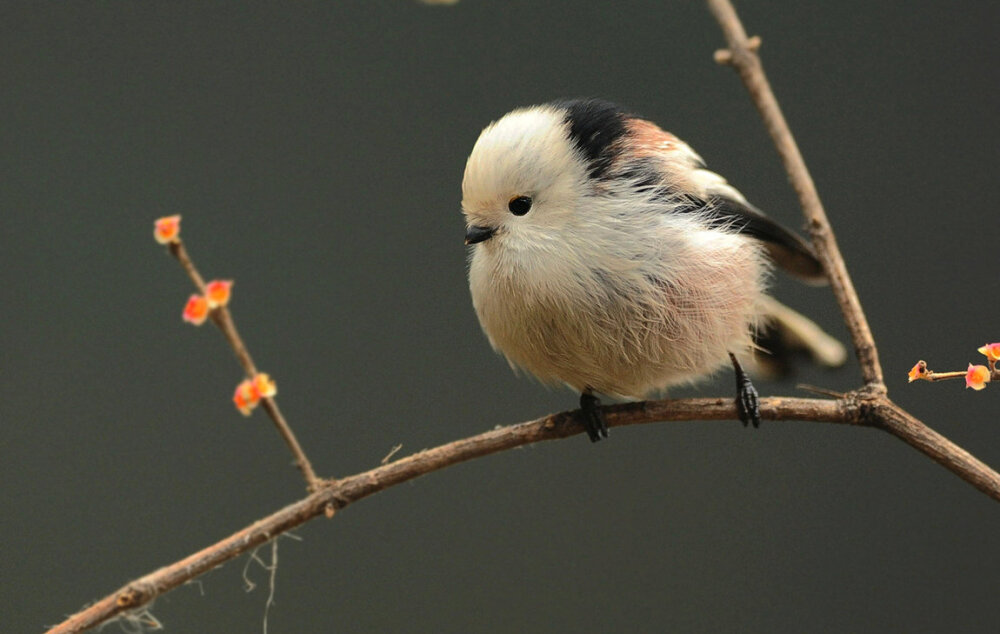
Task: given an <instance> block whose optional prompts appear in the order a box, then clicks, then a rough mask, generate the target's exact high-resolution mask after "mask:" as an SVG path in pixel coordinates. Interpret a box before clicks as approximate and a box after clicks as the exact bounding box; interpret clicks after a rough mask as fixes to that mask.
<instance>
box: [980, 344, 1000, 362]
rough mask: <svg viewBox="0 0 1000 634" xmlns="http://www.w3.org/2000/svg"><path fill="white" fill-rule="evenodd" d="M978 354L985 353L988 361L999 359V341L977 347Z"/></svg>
mask: <svg viewBox="0 0 1000 634" xmlns="http://www.w3.org/2000/svg"><path fill="white" fill-rule="evenodd" d="M979 352H980V354H985V355H986V358H987V359H989V360H990V361H993V362H997V361H1000V343H988V344H986V345H985V346H983V347H982V348H980V349H979Z"/></svg>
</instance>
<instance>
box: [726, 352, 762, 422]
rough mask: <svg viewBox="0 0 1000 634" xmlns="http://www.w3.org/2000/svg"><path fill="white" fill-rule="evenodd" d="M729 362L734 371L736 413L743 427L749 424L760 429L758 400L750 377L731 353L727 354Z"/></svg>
mask: <svg viewBox="0 0 1000 634" xmlns="http://www.w3.org/2000/svg"><path fill="white" fill-rule="evenodd" d="M729 360H730V361H732V362H733V369H734V370H736V413H737V414H738V415H739V417H740V420H741V421H742V422H743V426H744V427H746V426H748V425H751V424H752V425H753V426H754V427H760V398H759V396H758V395H757V388H755V387H754V386H753V383H752V382H751V381H750V377H749V376H748V375H747V373H746V372H744V371H743V366H741V365H740V362H739V361H737V360H736V356H735V355H733V353H732V352H730V353H729Z"/></svg>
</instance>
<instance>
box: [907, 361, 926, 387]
mask: <svg viewBox="0 0 1000 634" xmlns="http://www.w3.org/2000/svg"><path fill="white" fill-rule="evenodd" d="M908 376H909V377H910V380H909V382H910V383H913V382H914V381H916V380H917V379H922V378H924V377H926V376H927V362H926V361H917V365H915V366H913V367H912V368H910V372H909V375H908Z"/></svg>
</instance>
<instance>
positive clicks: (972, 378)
mask: <svg viewBox="0 0 1000 634" xmlns="http://www.w3.org/2000/svg"><path fill="white" fill-rule="evenodd" d="M989 382H990V369H989V368H987V367H986V366H985V365H972V364H971V363H970V364H969V371H968V372H966V373H965V387H967V388H969V387H971V388H972V389H974V390H981V389H983V388H984V387H986V384H987V383H989Z"/></svg>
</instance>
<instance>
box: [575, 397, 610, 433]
mask: <svg viewBox="0 0 1000 634" xmlns="http://www.w3.org/2000/svg"><path fill="white" fill-rule="evenodd" d="M600 407H601V400H600V399H599V398H597V397H596V396H594V395H593V394H591V393H590V391H587V392H584V393H583V394H581V395H580V410H581V411H582V412H583V426H584V428H585V429H586V430H587V436H589V437H590V442H597V441H598V440H600V439H601V438H607V437H608V421H607V420H606V419H605V418H604V412H602V411H601V409H600Z"/></svg>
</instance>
